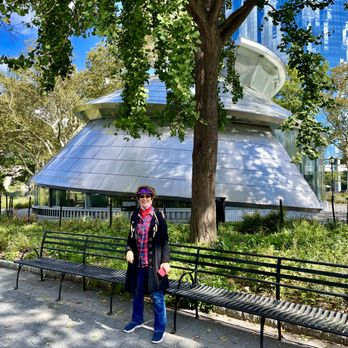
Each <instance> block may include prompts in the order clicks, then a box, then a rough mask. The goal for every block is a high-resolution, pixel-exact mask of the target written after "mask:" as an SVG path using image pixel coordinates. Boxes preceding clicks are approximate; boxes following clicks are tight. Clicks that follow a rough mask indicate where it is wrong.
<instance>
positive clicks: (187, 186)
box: [33, 39, 321, 221]
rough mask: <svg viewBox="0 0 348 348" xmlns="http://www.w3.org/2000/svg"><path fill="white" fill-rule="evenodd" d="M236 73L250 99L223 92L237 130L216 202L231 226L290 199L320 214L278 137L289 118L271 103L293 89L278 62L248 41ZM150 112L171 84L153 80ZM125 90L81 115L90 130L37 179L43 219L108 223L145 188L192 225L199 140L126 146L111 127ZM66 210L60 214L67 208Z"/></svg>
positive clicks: (224, 141) (292, 208)
mask: <svg viewBox="0 0 348 348" xmlns="http://www.w3.org/2000/svg"><path fill="white" fill-rule="evenodd" d="M236 69H237V71H238V72H239V74H240V80H241V83H242V85H243V87H244V96H243V98H242V99H241V100H239V101H238V102H237V103H236V104H233V103H232V98H231V95H230V94H228V93H222V94H221V100H222V102H223V104H224V107H225V109H226V111H227V115H228V118H229V124H228V125H227V126H226V127H225V129H224V131H223V132H222V133H221V134H220V135H219V144H218V164H217V178H216V197H217V198H221V199H224V200H225V216H226V220H238V219H240V218H241V216H242V215H243V214H244V213H247V212H252V211H255V210H258V211H260V212H267V211H269V210H270V209H275V208H277V207H278V206H279V201H280V200H282V204H283V206H284V208H285V209H286V210H287V211H288V214H290V215H291V214H297V215H298V214H299V215H301V214H302V215H303V214H305V215H306V214H307V215H308V214H313V213H317V212H318V211H320V210H321V205H320V202H319V201H318V199H317V197H316V195H315V194H314V192H313V190H312V189H311V187H310V186H309V185H308V183H307V182H306V180H305V179H304V178H303V176H302V175H301V173H300V172H299V170H298V168H297V167H296V166H295V165H294V164H293V163H292V162H291V159H290V157H289V155H288V153H287V151H286V150H285V148H284V146H283V145H282V143H281V142H280V141H279V139H278V137H277V136H276V133H275V130H276V129H277V128H279V126H280V125H281V123H282V122H283V121H284V120H285V119H286V118H287V117H288V116H289V112H288V111H287V110H285V109H283V108H281V107H280V106H279V105H277V104H275V103H274V102H273V101H272V100H271V98H272V97H273V96H274V95H275V94H276V93H277V92H278V91H279V89H280V88H281V87H282V85H283V84H284V82H285V78H286V74H285V68H284V66H283V64H282V62H281V61H280V59H279V58H278V57H277V56H276V55H275V54H274V53H272V52H271V51H269V50H268V49H266V48H265V47H264V46H261V45H259V44H256V43H254V42H252V41H249V40H245V39H241V41H240V44H239V46H238V48H237V59H236ZM147 90H148V97H147V103H148V109H149V112H152V111H156V110H160V109H161V108H164V107H165V104H166V88H165V85H164V84H163V83H162V82H161V81H160V80H159V79H158V78H156V77H152V78H151V79H150V80H149V83H148V85H147ZM120 103H122V98H121V91H115V92H114V93H111V94H109V95H107V96H104V97H101V98H98V99H95V100H92V101H90V102H88V103H86V104H85V105H82V106H79V107H78V108H77V111H76V112H77V115H78V116H79V117H81V118H83V119H85V120H87V121H88V122H87V124H86V126H85V127H84V128H83V129H82V130H81V131H80V132H79V133H78V134H77V135H76V136H74V137H73V138H72V139H71V141H70V142H69V143H68V144H67V145H66V146H65V147H64V148H63V149H62V150H61V151H60V152H59V153H58V154H56V155H55V156H54V157H53V158H52V159H51V160H50V161H49V162H48V163H47V165H46V166H45V167H44V168H43V169H42V170H41V171H39V172H38V173H37V174H36V175H35V176H34V177H33V183H34V185H35V206H34V208H35V209H36V211H37V212H38V213H39V214H41V215H46V216H58V213H59V209H61V210H62V211H63V216H66V217H78V216H81V215H92V216H99V217H107V215H108V213H109V211H110V210H111V209H112V211H113V212H116V211H120V210H129V209H131V207H133V206H134V203H135V201H134V197H133V193H134V191H135V190H136V188H137V187H138V186H139V185H141V184H149V185H152V186H154V187H155V188H156V190H157V194H158V200H157V205H158V206H159V207H165V209H166V214H167V217H168V218H169V219H171V220H176V221H178V220H183V221H185V220H188V219H189V217H190V204H191V172H192V148H193V132H192V131H190V130H188V131H187V134H186V136H185V140H184V141H183V142H180V141H179V139H178V138H176V137H172V136H170V132H169V128H166V127H164V128H162V136H161V139H157V138H155V137H149V136H147V135H142V136H141V138H139V139H133V138H130V139H128V140H127V139H125V137H124V135H125V134H123V133H122V132H117V135H115V132H116V130H115V128H114V126H113V122H112V121H113V119H115V118H117V110H118V106H119V105H120ZM60 207H61V208H60Z"/></svg>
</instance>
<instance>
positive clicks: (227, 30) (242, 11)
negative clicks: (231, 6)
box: [220, 0, 258, 42]
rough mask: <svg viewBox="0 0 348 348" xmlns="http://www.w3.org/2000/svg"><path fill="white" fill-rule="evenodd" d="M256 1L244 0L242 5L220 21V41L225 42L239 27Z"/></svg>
mask: <svg viewBox="0 0 348 348" xmlns="http://www.w3.org/2000/svg"><path fill="white" fill-rule="evenodd" d="M257 2H258V0H246V1H245V2H244V4H243V6H241V7H240V8H239V9H238V10H236V11H234V12H233V13H231V14H230V16H229V17H228V18H227V19H226V20H225V21H224V22H223V23H221V25H220V27H221V34H220V35H221V40H222V42H226V41H227V40H228V39H229V38H230V37H231V36H232V34H233V33H234V32H235V31H236V30H237V29H238V28H239V27H240V25H241V24H242V23H243V22H244V20H245V19H246V18H247V17H248V15H249V14H250V12H251V11H252V10H253V8H254V7H255V6H256V5H257Z"/></svg>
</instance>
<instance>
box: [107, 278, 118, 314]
mask: <svg viewBox="0 0 348 348" xmlns="http://www.w3.org/2000/svg"><path fill="white" fill-rule="evenodd" d="M115 287H116V283H112V288H111V294H110V309H109V312H108V313H106V314H107V315H111V314H112V297H113V295H114V291H115Z"/></svg>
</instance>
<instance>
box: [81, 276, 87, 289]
mask: <svg viewBox="0 0 348 348" xmlns="http://www.w3.org/2000/svg"><path fill="white" fill-rule="evenodd" d="M82 283H83V291H86V290H87V288H86V277H82Z"/></svg>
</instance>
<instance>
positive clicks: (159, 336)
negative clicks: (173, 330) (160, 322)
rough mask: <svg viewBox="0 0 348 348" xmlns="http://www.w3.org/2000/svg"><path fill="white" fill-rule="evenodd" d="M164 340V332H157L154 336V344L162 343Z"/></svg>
mask: <svg viewBox="0 0 348 348" xmlns="http://www.w3.org/2000/svg"><path fill="white" fill-rule="evenodd" d="M163 338H164V332H155V333H154V334H153V336H152V341H151V342H152V343H161V342H162V341H163Z"/></svg>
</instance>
